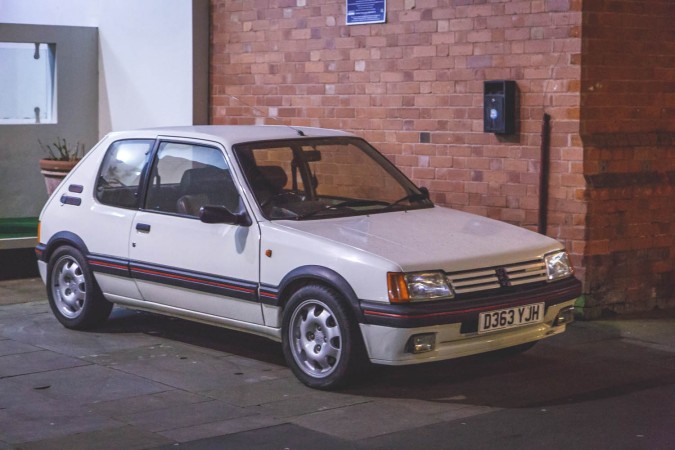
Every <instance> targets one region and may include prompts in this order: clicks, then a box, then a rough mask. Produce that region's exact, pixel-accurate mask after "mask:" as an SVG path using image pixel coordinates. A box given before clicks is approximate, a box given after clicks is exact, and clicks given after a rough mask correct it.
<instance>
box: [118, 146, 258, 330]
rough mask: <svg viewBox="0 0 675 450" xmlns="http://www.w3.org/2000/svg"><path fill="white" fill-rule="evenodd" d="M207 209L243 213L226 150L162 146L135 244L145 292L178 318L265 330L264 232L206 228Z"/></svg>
mask: <svg viewBox="0 0 675 450" xmlns="http://www.w3.org/2000/svg"><path fill="white" fill-rule="evenodd" d="M205 205H217V206H225V207H226V208H228V209H229V210H230V211H232V212H235V211H237V210H241V208H244V206H243V201H242V199H241V197H240V193H239V191H238V188H237V187H236V184H235V183H234V180H233V178H232V172H231V171H230V166H229V164H228V161H227V159H226V158H225V153H224V151H223V149H222V148H220V147H219V146H216V145H215V144H211V143H205V142H202V141H177V140H171V141H169V140H166V141H161V142H160V143H159V146H158V149H157V151H156V154H155V157H154V161H153V165H152V169H151V172H150V175H149V182H148V188H147V191H146V195H145V201H144V205H143V207H142V208H141V210H140V211H139V212H138V213H137V214H136V216H135V218H134V221H133V224H132V229H131V234H130V240H129V255H130V259H131V261H130V270H131V274H132V276H133V277H134V278H135V280H136V283H137V285H138V289H139V290H140V292H141V294H142V296H143V299H144V300H145V301H147V302H152V303H155V304H157V305H161V306H162V307H166V308H169V309H170V310H172V311H173V312H180V311H181V310H182V311H189V312H192V313H198V314H207V315H209V316H217V317H221V318H226V319H233V320H236V321H242V322H248V323H255V324H262V323H263V318H262V309H261V305H260V303H259V302H258V279H259V278H258V277H259V261H258V259H259V238H260V233H259V228H258V226H257V224H255V223H254V224H253V225H251V226H240V225H230V224H222V223H216V224H214V223H203V222H201V221H200V220H199V217H198V216H199V209H200V207H201V206H205Z"/></svg>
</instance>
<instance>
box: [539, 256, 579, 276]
mask: <svg viewBox="0 0 675 450" xmlns="http://www.w3.org/2000/svg"><path fill="white" fill-rule="evenodd" d="M544 262H545V263H546V273H547V275H548V280H549V281H553V280H557V279H559V278H565V277H569V276H570V275H572V274H573V273H574V269H573V268H572V263H571V262H570V257H569V255H568V254H567V252H555V253H549V254H548V255H546V256H544Z"/></svg>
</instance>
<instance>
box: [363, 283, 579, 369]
mask: <svg viewBox="0 0 675 450" xmlns="http://www.w3.org/2000/svg"><path fill="white" fill-rule="evenodd" d="M579 295H581V283H580V282H579V281H578V280H576V279H575V278H568V279H566V280H561V281H558V282H555V283H550V284H547V285H543V286H539V287H534V288H531V289H527V290H520V291H513V292H510V293H506V294H497V295H493V296H483V297H480V298H478V297H477V298H469V299H455V300H448V301H443V302H434V303H433V304H432V303H429V304H405V305H391V304H376V303H374V302H365V301H362V302H361V310H362V313H363V316H364V319H365V320H364V321H363V322H362V323H361V324H360V327H361V332H362V334H363V339H364V342H365V345H366V348H367V350H368V355H369V357H370V360H371V361H372V362H374V363H378V364H387V365H404V364H416V363H421V362H428V361H439V360H444V359H452V358H458V357H462V356H468V355H475V354H478V353H485V352H489V351H493V350H499V349H502V348H506V347H511V346H514V345H519V344H525V343H527V342H533V341H537V340H540V339H544V338H547V337H550V336H554V335H556V334H560V333H562V332H564V331H565V329H566V323H567V321H566V320H559V317H560V315H561V312H563V311H569V310H570V309H571V308H573V307H574V302H575V300H576V298H577V297H578V296H579ZM535 303H544V304H545V308H546V309H545V313H544V319H543V322H540V323H536V324H531V325H522V326H518V327H515V328H508V329H504V330H500V331H493V332H488V333H484V334H479V333H478V318H479V316H480V314H481V313H483V312H487V311H496V310H500V309H505V308H512V307H516V306H521V305H528V304H535ZM422 334H432V335H433V340H434V342H435V346H434V349H433V350H431V351H428V352H424V353H417V354H414V353H411V351H410V339H411V338H412V337H413V336H417V335H422Z"/></svg>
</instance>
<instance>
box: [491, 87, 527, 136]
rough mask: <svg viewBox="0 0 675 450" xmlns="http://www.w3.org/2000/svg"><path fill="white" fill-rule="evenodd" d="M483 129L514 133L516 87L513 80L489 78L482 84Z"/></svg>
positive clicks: (497, 132) (499, 132)
mask: <svg viewBox="0 0 675 450" xmlns="http://www.w3.org/2000/svg"><path fill="white" fill-rule="evenodd" d="M483 87H484V88H483V131H484V132H485V133H495V134H515V133H516V112H517V108H516V106H517V96H518V87H517V86H516V82H515V81H513V80H491V81H485V82H484V84H483Z"/></svg>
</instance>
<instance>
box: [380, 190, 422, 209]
mask: <svg viewBox="0 0 675 450" xmlns="http://www.w3.org/2000/svg"><path fill="white" fill-rule="evenodd" d="M428 198H429V196H428V195H427V194H426V193H424V192H421V193H419V194H418V193H415V192H413V193H411V194H408V195H406V196H405V197H401V198H399V199H398V200H396V201H393V202H391V203H389V204H388V205H387V206H385V207H384V209H383V211H384V210H387V209H392V208H393V207H394V206H397V205H398V204H400V203H403V202H405V201H409V202H411V203H412V202H419V201H423V200H427V199H428Z"/></svg>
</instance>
